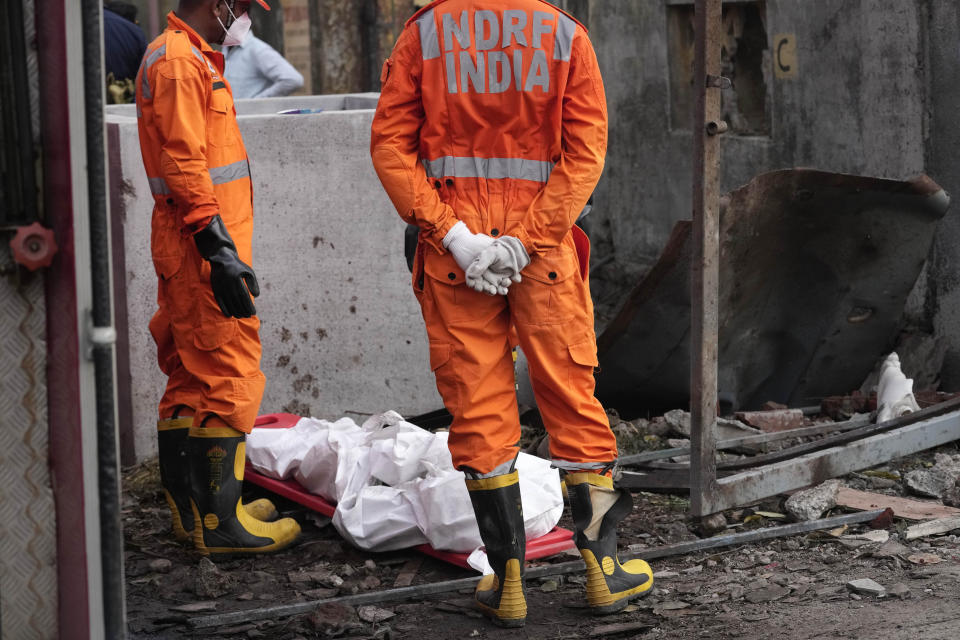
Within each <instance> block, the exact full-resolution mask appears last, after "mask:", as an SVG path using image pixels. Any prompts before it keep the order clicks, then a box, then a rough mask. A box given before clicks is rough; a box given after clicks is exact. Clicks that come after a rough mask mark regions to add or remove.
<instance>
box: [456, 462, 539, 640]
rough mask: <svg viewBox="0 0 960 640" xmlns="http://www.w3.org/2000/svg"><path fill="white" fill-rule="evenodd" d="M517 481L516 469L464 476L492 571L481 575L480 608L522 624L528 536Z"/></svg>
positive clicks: (506, 623)
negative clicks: (499, 474)
mask: <svg viewBox="0 0 960 640" xmlns="http://www.w3.org/2000/svg"><path fill="white" fill-rule="evenodd" d="M519 481H520V476H519V474H518V473H517V472H516V471H514V472H513V473H508V474H505V475H501V476H494V477H492V478H481V479H477V480H471V479H467V489H468V490H469V491H470V502H472V503H473V511H474V513H475V514H476V516H477V526H479V528H480V538H481V539H482V540H483V544H484V546H485V547H486V551H487V559H488V560H489V561H490V566H491V568H493V571H494V573H493V574H488V575H485V576H483V578H481V580H480V582H479V583H478V584H477V590H476V594H475V598H476V602H477V606H478V607H479V608H480V610H481V611H482V612H483V613H484V614H485V615H486V616H487V617H489V618H490V619H491V620H493V622H494V623H496V624H498V625H500V626H501V627H522V626H523V625H524V623H525V622H526V621H527V601H526V599H525V598H524V597H523V565H524V558H525V553H526V548H527V539H526V535H525V533H524V529H523V507H522V505H521V502H520V484H519Z"/></svg>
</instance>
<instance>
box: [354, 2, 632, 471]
mask: <svg viewBox="0 0 960 640" xmlns="http://www.w3.org/2000/svg"><path fill="white" fill-rule="evenodd" d="M381 83H382V92H381V95H380V101H379V103H378V105H377V111H376V115H375V117H374V121H373V127H372V137H371V155H372V158H373V164H374V167H375V169H376V171H377V175H378V176H379V177H380V181H381V182H382V183H383V186H384V188H385V189H386V191H387V194H388V195H389V196H390V199H391V200H392V201H393V204H394V206H395V207H396V209H397V211H398V212H399V214H400V217H401V218H403V219H404V220H405V221H406V222H408V223H410V224H416V225H418V226H419V228H420V242H419V245H418V251H417V256H416V258H415V262H414V269H413V271H414V273H413V287H414V292H415V294H416V296H417V299H418V300H419V302H420V306H421V309H422V312H423V318H424V321H425V323H426V328H427V334H428V338H429V342H430V366H431V368H432V369H433V371H434V373H435V375H436V380H437V388H438V390H439V391H440V395H441V396H442V397H443V401H444V404H445V405H446V407H447V409H448V410H449V411H450V413H451V414H452V415H453V417H454V419H453V424H452V426H451V428H450V438H449V444H450V452H451V455H452V457H453V463H454V466H455V467H457V468H461V469H467V470H471V471H473V472H475V473H479V474H492V473H494V472H503V471H502V468H503V465H505V464H509V463H510V462H511V461H512V460H513V459H514V458H515V457H516V454H517V450H518V446H517V445H518V441H519V438H520V423H519V417H518V415H517V404H516V394H515V389H514V373H513V362H512V358H511V353H510V345H509V338H508V334H509V331H510V327H511V325H512V326H514V327H516V330H517V336H518V338H519V342H520V345H521V347H522V348H523V352H524V354H526V356H527V359H528V361H529V369H530V377H531V380H532V383H533V390H534V393H535V395H536V399H537V405H538V407H539V409H540V412H541V415H542V416H543V420H544V424H545V425H546V426H547V429H548V430H549V433H550V447H551V457H552V458H553V459H554V462H555V463H556V464H557V466H560V467H563V468H567V469H571V468H572V469H598V468H602V467H604V466H605V465H606V464H608V463H610V462H612V461H614V460H615V459H616V457H617V445H616V438H615V437H614V435H613V433H612V432H611V430H610V426H609V422H608V420H607V417H606V415H605V413H604V410H603V408H602V407H601V405H600V403H599V402H598V401H597V400H596V398H595V397H594V395H593V392H594V378H593V368H594V367H595V366H596V365H597V355H596V337H595V335H594V329H593V303H592V301H591V298H590V289H589V284H588V280H587V277H586V273H583V274H581V271H580V269H579V267H578V256H577V251H576V248H575V245H574V235H573V231H574V222H575V220H576V218H577V216H578V215H579V213H580V211H581V210H582V209H583V206H584V205H585V204H586V202H587V199H588V198H589V196H590V194H591V192H592V191H593V188H594V186H595V185H596V183H597V180H599V178H600V173H601V171H602V170H603V161H604V155H605V153H606V146H607V111H606V100H605V97H604V91H603V82H602V80H601V77H600V70H599V67H598V65H597V59H596V55H595V54H594V51H593V46H592V45H591V44H590V40H589V39H588V37H587V33H586V30H585V29H584V28H583V26H582V25H580V24H579V23H578V22H577V21H576V20H574V19H573V18H571V17H570V16H568V15H567V14H566V13H564V12H563V11H561V10H559V9H557V8H556V7H554V6H552V5H550V4H548V3H546V2H541V1H540V0H438V1H437V2H433V3H432V4H429V5H427V6H426V7H424V8H423V9H421V10H420V11H419V12H418V13H416V14H415V15H414V16H413V17H412V18H411V19H410V20H409V21H408V22H407V25H406V28H405V29H404V31H403V33H402V34H401V35H400V38H399V39H398V41H397V44H396V46H395V47H394V50H393V53H392V54H391V56H390V59H389V60H387V61H386V63H385V64H384V67H383V71H382V74H381ZM457 221H463V222H464V223H465V224H466V225H467V227H468V228H469V229H470V231H472V232H473V233H485V234H487V235H490V236H493V237H496V236H499V235H510V236H514V237H516V238H518V239H520V241H521V242H522V243H523V246H524V247H525V248H526V250H527V252H528V253H529V254H530V257H531V262H530V265H529V266H527V268H526V269H524V270H523V273H522V281H521V282H518V283H515V284H512V285H511V286H510V288H509V293H508V294H507V296H489V295H486V294H484V293H478V292H476V291H474V290H472V289H470V288H469V287H468V286H467V285H466V284H465V283H464V273H463V271H462V270H461V269H460V267H459V266H457V263H456V262H455V260H454V259H453V256H452V255H450V254H449V253H447V252H446V251H445V250H444V248H443V245H442V240H443V238H444V236H445V234H446V233H447V231H449V230H450V228H451V227H453V226H454V225H455V224H456V223H457ZM576 231H577V232H579V229H576ZM581 233H582V232H581ZM498 470H499V471H498Z"/></svg>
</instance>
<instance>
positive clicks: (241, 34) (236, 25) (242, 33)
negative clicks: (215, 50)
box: [217, 5, 250, 47]
mask: <svg viewBox="0 0 960 640" xmlns="http://www.w3.org/2000/svg"><path fill="white" fill-rule="evenodd" d="M227 11H229V12H230V17H232V18H233V22H231V23H230V28H229V29H228V28H227V27H226V26H225V25H224V24H223V22H222V21H221V20H220V16H217V22H219V23H220V26H221V27H223V30H224V32H225V35H224V37H223V42H221V43H220V44H222V45H223V46H225V47H236V46H238V45H241V44H243V43H244V42H245V41H246V39H247V36H249V35H250V16H248V15H247V14H246V13H244V14H243V15H241V16H240V17H239V18H238V17H237V16H235V15H233V9H231V8H230V5H227Z"/></svg>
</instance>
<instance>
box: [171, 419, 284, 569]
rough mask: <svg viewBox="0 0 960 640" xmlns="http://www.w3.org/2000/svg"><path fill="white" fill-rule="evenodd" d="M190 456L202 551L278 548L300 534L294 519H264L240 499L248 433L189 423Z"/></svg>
mask: <svg viewBox="0 0 960 640" xmlns="http://www.w3.org/2000/svg"><path fill="white" fill-rule="evenodd" d="M187 458H188V459H189V461H190V490H191V495H190V499H191V507H192V510H193V519H194V523H195V524H194V528H193V541H194V544H195V545H196V547H197V549H198V550H199V551H200V552H201V553H203V554H213V555H221V554H231V555H232V554H251V553H268V552H271V551H278V550H280V549H283V548H284V547H286V546H288V545H289V544H290V543H292V542H293V541H294V540H295V539H296V538H297V536H298V535H299V534H300V525H298V524H297V522H296V520H294V519H293V518H283V519H282V520H277V521H276V522H262V521H260V520H257V519H256V518H253V517H252V516H250V514H248V513H247V511H246V509H244V508H243V503H242V502H241V500H240V489H241V486H242V484H243V471H244V465H245V463H246V434H244V433H243V432H242V431H237V430H235V429H231V428H230V427H212V428H203V427H191V428H190V435H189V437H188V439H187Z"/></svg>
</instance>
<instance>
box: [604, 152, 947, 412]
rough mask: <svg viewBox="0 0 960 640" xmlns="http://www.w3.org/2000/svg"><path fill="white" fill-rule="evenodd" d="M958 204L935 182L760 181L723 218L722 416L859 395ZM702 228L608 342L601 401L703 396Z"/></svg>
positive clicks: (683, 235) (634, 300)
mask: <svg viewBox="0 0 960 640" xmlns="http://www.w3.org/2000/svg"><path fill="white" fill-rule="evenodd" d="M948 206H949V197H948V196H947V194H946V192H945V191H944V190H943V189H942V188H940V186H938V185H937V184H936V183H935V182H933V181H932V180H931V179H930V178H928V177H926V176H920V177H919V178H916V179H914V180H911V181H906V182H904V181H896V180H885V179H879V178H869V177H861V176H853V175H844V174H836V173H827V172H822V171H814V170H810V169H791V170H783V171H775V172H771V173H766V174H763V175H760V176H758V177H757V178H755V179H754V180H752V181H751V182H750V183H749V184H747V185H745V186H744V187H741V188H739V189H737V190H736V191H734V192H732V193H731V194H730V195H729V197H728V198H726V199H725V206H724V207H723V210H722V212H721V220H720V247H721V248H720V296H719V333H720V345H719V373H718V378H719V385H718V386H719V397H720V399H721V402H722V404H723V406H722V409H723V410H725V411H727V410H733V409H753V408H759V407H760V406H761V405H762V404H763V403H764V402H766V401H768V400H774V401H777V402H781V403H785V404H788V405H792V406H797V405H801V404H809V403H810V401H811V400H813V399H817V398H820V397H823V396H826V395H829V394H834V393H837V392H838V390H847V389H854V388H857V387H859V385H860V383H861V382H862V381H863V380H864V378H866V376H867V375H868V374H869V373H870V371H871V369H872V368H873V366H874V364H875V362H876V359H877V357H879V356H880V355H882V354H883V353H885V352H886V351H888V350H890V349H891V348H892V346H893V340H894V338H895V334H896V329H897V324H898V322H899V321H900V317H901V314H902V312H903V306H904V303H905V301H906V297H907V295H908V293H909V292H910V290H911V289H912V287H913V285H914V283H915V282H916V280H917V277H918V276H919V274H920V270H921V269H922V267H923V265H924V262H925V260H926V257H927V253H928V251H929V249H930V246H931V242H932V240H933V236H934V233H935V231H936V228H937V224H938V222H939V220H940V219H941V218H942V217H943V215H944V214H945V213H946V211H947V208H948ZM690 230H691V225H690V222H689V221H681V222H679V223H678V224H677V225H676V226H675V227H674V229H673V232H672V234H671V236H670V239H669V241H668V243H667V246H666V248H665V249H664V251H663V253H662V255H661V257H660V259H659V261H658V262H657V264H655V265H654V266H653V268H652V269H651V270H650V272H649V273H648V274H647V275H646V276H645V277H644V278H643V279H642V280H641V281H640V282H639V283H638V284H637V286H636V287H635V288H634V289H633V291H631V293H630V294H629V295H628V297H627V299H626V301H625V303H624V305H623V307H622V308H621V310H620V312H619V313H618V315H617V316H616V317H615V318H614V320H613V321H612V322H611V323H610V324H609V325H608V327H607V328H606V330H605V331H604V332H603V334H602V335H601V336H600V338H599V340H598V351H599V354H598V355H599V358H600V369H601V370H600V373H599V375H598V379H597V395H598V397H599V398H600V399H601V401H603V402H604V404H605V405H606V406H608V407H612V408H615V409H617V410H618V411H619V412H620V414H621V415H623V416H628V417H629V416H633V415H638V414H640V413H644V412H648V411H649V412H657V411H662V410H665V409H670V408H675V407H686V406H688V404H689V400H690V394H689V389H690V355H691V351H690V319H691V312H690V293H691V291H690V275H689V274H690V259H691V244H692V243H691V242H690Z"/></svg>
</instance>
